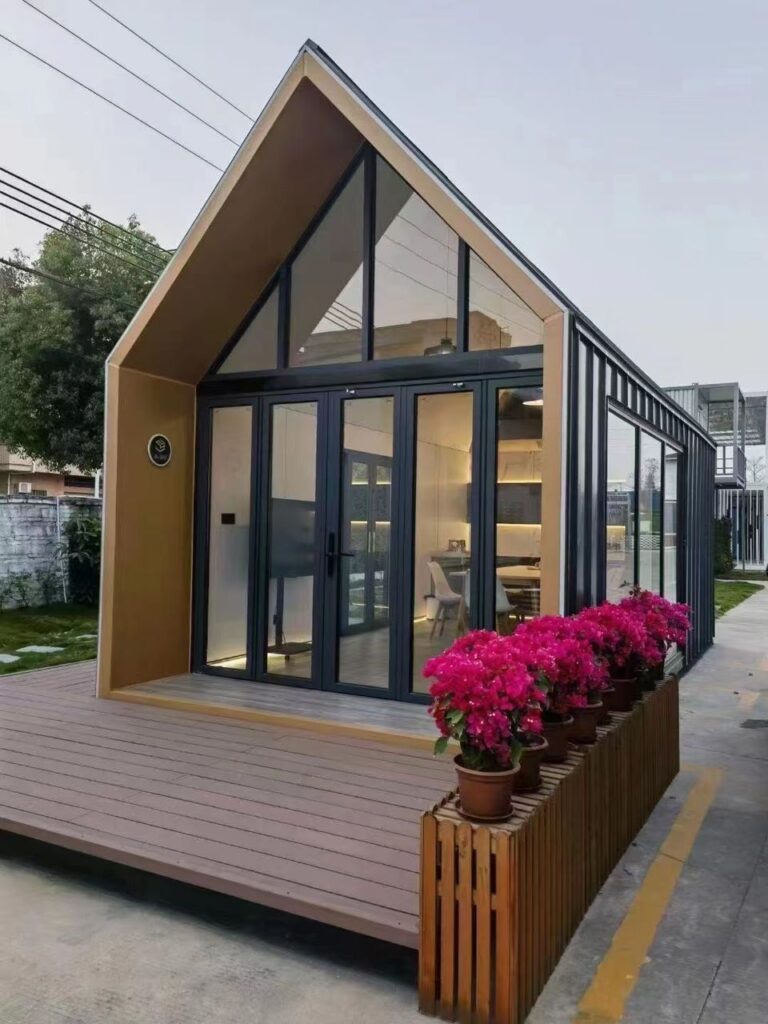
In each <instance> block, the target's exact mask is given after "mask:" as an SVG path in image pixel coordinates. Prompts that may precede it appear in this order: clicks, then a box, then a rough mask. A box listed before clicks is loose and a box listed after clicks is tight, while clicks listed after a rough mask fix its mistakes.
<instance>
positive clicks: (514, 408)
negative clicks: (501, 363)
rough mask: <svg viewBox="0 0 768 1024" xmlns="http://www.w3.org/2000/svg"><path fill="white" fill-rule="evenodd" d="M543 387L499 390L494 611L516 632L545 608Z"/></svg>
mask: <svg viewBox="0 0 768 1024" xmlns="http://www.w3.org/2000/svg"><path fill="white" fill-rule="evenodd" d="M542 413H543V398H542V389H541V388H529V389H524V390H516V389H513V388H498V389H497V390H496V501H495V513H496V514H495V520H496V521H495V538H494V540H495V549H494V571H495V573H496V578H495V580H494V614H495V625H496V629H497V630H498V631H499V632H500V633H510V632H512V631H513V630H514V628H515V626H517V625H518V623H520V622H524V621H525V620H526V619H528V618H531V617H533V616H536V615H538V614H539V611H540V608H541V469H542V463H541V458H542V424H543V418H542Z"/></svg>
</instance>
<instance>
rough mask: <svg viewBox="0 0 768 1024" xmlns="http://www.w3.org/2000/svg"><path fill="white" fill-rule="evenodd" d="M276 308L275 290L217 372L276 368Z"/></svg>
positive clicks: (251, 371) (244, 371)
mask: <svg viewBox="0 0 768 1024" xmlns="http://www.w3.org/2000/svg"><path fill="white" fill-rule="evenodd" d="M278 305H279V302H278V289H277V287H274V288H273V289H272V292H271V293H270V295H269V298H268V299H267V300H266V302H264V303H263V304H262V305H261V307H260V308H259V310H258V312H257V313H256V315H255V316H254V318H253V320H251V322H250V324H249V325H248V326H247V327H246V329H245V331H244V332H243V334H242V335H241V337H240V340H239V341H238V342H237V343H236V345H235V347H234V348H233V349H232V351H231V352H230V353H229V355H228V356H227V358H226V359H225V360H224V362H223V363H222V364H221V366H220V367H219V373H248V372H250V373H253V372H255V371H256V370H273V369H274V368H275V367H276V366H277V309H278Z"/></svg>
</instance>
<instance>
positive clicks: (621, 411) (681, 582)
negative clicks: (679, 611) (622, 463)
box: [598, 397, 687, 602]
mask: <svg viewBox="0 0 768 1024" xmlns="http://www.w3.org/2000/svg"><path fill="white" fill-rule="evenodd" d="M609 414H612V415H614V416H615V417H617V418H618V419H621V420H623V421H624V422H625V423H627V424H628V425H629V426H630V427H632V429H633V430H634V432H635V439H634V449H635V466H634V486H635V501H634V509H633V542H634V549H633V557H634V565H633V580H632V585H633V586H637V585H638V582H639V579H640V545H639V537H640V470H641V466H640V455H641V439H642V433H643V432H644V433H645V434H647V435H648V436H649V437H652V438H654V439H655V440H657V441H659V442H661V474H660V485H659V486H660V491H661V545H660V548H659V562H660V564H659V594H660V595H661V596H662V597H663V596H664V502H665V500H666V467H665V461H666V452H667V449H670V450H671V451H674V452H676V454H677V459H678V463H677V508H678V516H677V526H678V531H677V556H676V557H677V600H678V601H682V602H684V601H685V600H686V577H685V523H686V517H685V508H686V505H685V494H686V492H685V479H686V471H687V450H686V447H685V445H683V444H681V443H680V442H678V441H675V440H674V439H673V438H671V437H670V436H669V435H668V434H665V433H664V432H663V431H661V430H659V429H658V428H656V427H654V426H653V424H651V423H649V422H648V421H647V420H645V419H643V417H642V416H637V415H636V414H635V413H633V412H632V411H631V410H630V409H628V408H627V407H626V406H624V405H622V404H621V403H620V402H617V401H616V400H615V399H613V398H610V397H607V398H606V405H605V424H606V426H605V435H604V438H605V440H604V444H603V451H602V453H601V464H602V465H601V481H600V486H601V495H602V502H601V506H602V516H603V529H602V530H601V536H600V555H601V560H600V566H601V570H600V572H599V574H598V585H599V591H598V597H599V599H600V601H605V600H606V574H607V571H608V553H607V538H606V530H605V524H606V522H607V510H608V443H609V435H610V431H609V423H610V421H609V419H608V415H609Z"/></svg>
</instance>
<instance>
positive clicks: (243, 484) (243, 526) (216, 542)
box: [206, 405, 251, 669]
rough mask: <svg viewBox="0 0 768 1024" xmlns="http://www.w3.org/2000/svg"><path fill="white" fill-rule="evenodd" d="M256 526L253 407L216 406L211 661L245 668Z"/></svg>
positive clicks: (210, 581) (210, 562)
mask: <svg viewBox="0 0 768 1024" xmlns="http://www.w3.org/2000/svg"><path fill="white" fill-rule="evenodd" d="M250 526H251V407H250V406H245V405H243V406H234V405H233V406H228V407H222V408H219V409H214V410H213V412H212V416H211V491H210V528H209V534H208V634H207V649H206V660H207V662H208V664H209V665H218V666H220V667H222V668H229V669H245V667H246V649H247V646H248V643H247V637H248V623H247V616H248V547H249V545H248V540H249V536H250Z"/></svg>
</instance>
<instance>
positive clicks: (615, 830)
mask: <svg viewBox="0 0 768 1024" xmlns="http://www.w3.org/2000/svg"><path fill="white" fill-rule="evenodd" d="M678 720H679V712H678V686H677V680H676V679H675V678H669V679H667V680H665V682H664V683H663V684H660V685H659V687H658V688H657V689H656V690H655V691H654V692H652V693H649V694H646V695H645V697H644V699H643V701H642V702H641V703H639V704H636V705H635V707H634V709H633V710H632V711H631V712H628V713H627V714H616V715H614V716H613V721H612V723H611V725H610V726H608V727H606V728H601V729H600V730H599V734H600V735H599V740H598V742H597V743H596V744H594V745H593V746H591V747H586V748H581V749H576V748H572V752H571V753H570V755H569V757H568V760H567V762H566V763H565V764H562V765H544V766H543V768H542V776H543V779H544V782H543V785H542V788H541V790H540V792H538V793H535V794H532V795H529V796H516V797H515V809H516V814H515V817H514V818H512V819H511V820H510V821H509V822H507V823H505V824H503V825H476V824H471V823H469V822H467V821H464V820H463V819H462V818H461V816H460V815H459V814H458V812H457V810H456V797H455V794H453V793H451V794H450V795H449V796H447V797H446V798H445V799H444V800H443V801H441V803H439V804H437V805H436V806H435V807H434V808H433V809H432V810H431V811H428V812H427V813H426V814H425V815H424V816H423V818H422V846H421V925H420V930H421V934H420V947H419V1007H420V1009H421V1011H422V1012H423V1013H425V1014H429V1015H432V1016H436V1015H437V1016H440V1017H442V1018H443V1019H444V1020H458V1021H462V1022H473V1024H485V1022H494V1024H518V1022H520V1021H522V1020H524V1018H525V1016H526V1014H527V1013H528V1012H529V1010H530V1009H531V1007H532V1006H533V1004H534V1002H535V1001H536V998H537V997H538V995H539V993H540V992H541V990H542V988H543V987H544V985H545V984H546V981H547V979H548V978H549V975H550V974H551V973H552V971H553V969H554V967H555V964H556V963H557V961H558V960H559V958H560V956H561V954H562V952H563V950H564V949H565V947H566V945H567V944H568V942H569V940H570V938H571V936H572V935H573V933H574V931H575V930H576V928H577V926H578V924H579V922H580V921H581V919H582V917H583V916H584V914H585V913H586V911H587V908H588V907H589V905H590V903H591V902H592V900H593V898H594V897H595V895H596V893H597V891H598V889H599V888H600V886H601V885H602V884H603V882H604V881H605V879H606V878H607V877H608V875H609V874H610V872H611V871H612V870H613V868H614V866H615V865H616V863H617V861H618V860H619V858H620V857H621V855H622V853H623V852H624V850H625V849H626V848H627V846H628V845H629V843H630V842H631V841H632V839H633V838H634V837H635V835H637V833H638V831H639V830H640V828H641V827H642V825H643V823H644V822H645V820H646V819H647V818H648V816H649V814H650V813H651V811H652V810H653V808H654V806H655V804H656V803H657V801H658V800H659V798H660V797H661V795H662V794H663V793H664V791H665V789H666V788H667V786H668V785H669V783H670V782H671V781H672V779H673V778H674V777H675V775H676V774H677V772H678V771H679V763H680V754H679V729H678Z"/></svg>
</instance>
